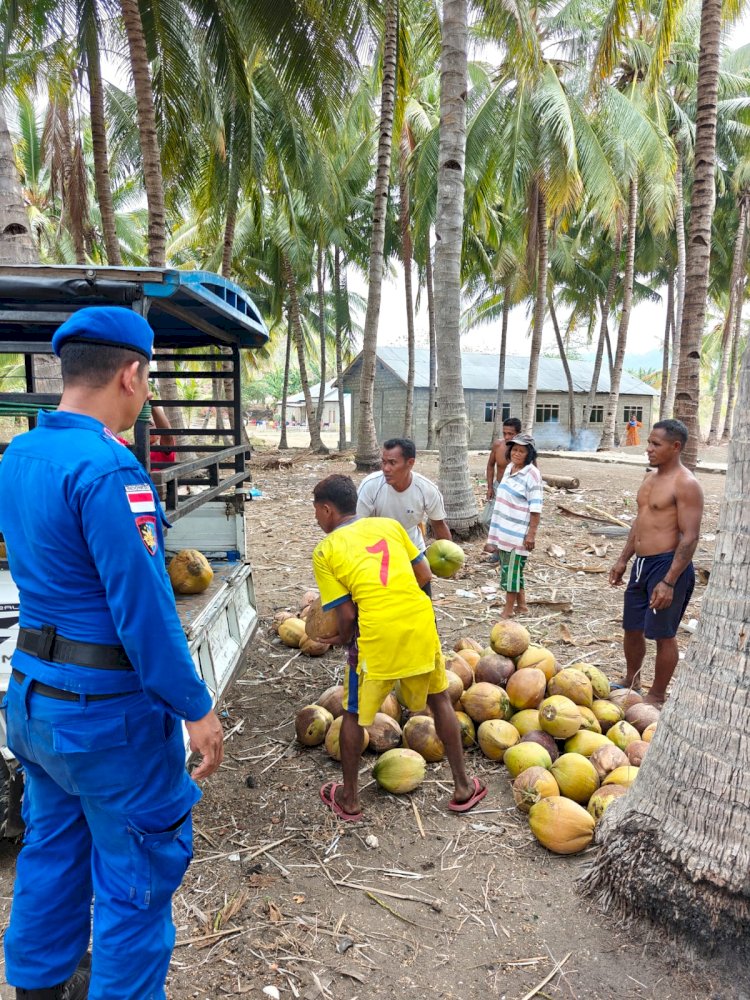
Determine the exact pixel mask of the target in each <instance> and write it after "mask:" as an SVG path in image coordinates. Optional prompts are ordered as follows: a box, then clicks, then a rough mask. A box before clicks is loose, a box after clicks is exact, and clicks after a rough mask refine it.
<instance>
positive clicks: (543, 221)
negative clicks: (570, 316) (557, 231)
mask: <svg viewBox="0 0 750 1000" xmlns="http://www.w3.org/2000/svg"><path fill="white" fill-rule="evenodd" d="M536 215H537V224H536V239H537V252H536V300H535V302H534V326H533V330H532V333H531V349H530V352H529V354H530V357H529V382H528V387H527V389H526V409H525V412H524V419H523V429H524V431H525V432H526V433H527V434H531V433H532V432H533V430H534V421H535V419H536V383H537V380H538V377H539V355H540V354H541V353H542V332H543V330H544V312H545V305H546V302H547V259H548V243H549V232H548V228H547V196H546V195H545V193H544V190H543V188H542V186H541V184H539V185H538V187H537V203H536Z"/></svg>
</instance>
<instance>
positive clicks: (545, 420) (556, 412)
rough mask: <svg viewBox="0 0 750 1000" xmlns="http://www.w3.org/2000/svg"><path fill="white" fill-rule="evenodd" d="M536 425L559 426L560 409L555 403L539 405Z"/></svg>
mask: <svg viewBox="0 0 750 1000" xmlns="http://www.w3.org/2000/svg"><path fill="white" fill-rule="evenodd" d="M536 423H538V424H559V423H560V407H559V406H557V405H556V404H553V403H542V404H537V408H536Z"/></svg>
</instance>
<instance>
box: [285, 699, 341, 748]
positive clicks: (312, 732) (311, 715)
mask: <svg viewBox="0 0 750 1000" xmlns="http://www.w3.org/2000/svg"><path fill="white" fill-rule="evenodd" d="M332 722H333V716H332V715H331V713H330V712H329V711H327V710H326V709H325V708H321V707H320V705H305V707H304V708H301V709H300V710H299V712H297V716H296V718H295V720H294V729H295V732H296V733H297V739H298V740H299V742H300V743H301V744H302V745H303V746H305V747H317V746H320V744H321V743H322V742H323V740H324V739H325V738H326V733H327V732H328V727H329V726H330V725H331V723H332Z"/></svg>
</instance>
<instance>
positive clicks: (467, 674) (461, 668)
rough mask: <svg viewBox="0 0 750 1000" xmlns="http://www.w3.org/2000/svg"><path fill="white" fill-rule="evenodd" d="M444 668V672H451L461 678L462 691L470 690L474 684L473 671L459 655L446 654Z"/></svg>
mask: <svg viewBox="0 0 750 1000" xmlns="http://www.w3.org/2000/svg"><path fill="white" fill-rule="evenodd" d="M445 667H446V670H452V671H453V673H454V674H456V676H457V677H460V678H461V683H462V684H463V686H464V690H466V689H467V688H470V687H471V685H472V684H473V683H474V671H473V670H472V669H471V667H470V666H469V664H468V663H467V662H466V660H465V659H464V658H463V657H462V656H461V655H460V654H459V653H446V654H445Z"/></svg>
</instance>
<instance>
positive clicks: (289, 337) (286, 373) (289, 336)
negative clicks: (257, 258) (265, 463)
mask: <svg viewBox="0 0 750 1000" xmlns="http://www.w3.org/2000/svg"><path fill="white" fill-rule="evenodd" d="M291 358H292V308H291V305H289V306H287V321H286V353H285V355H284V386H283V388H282V390H281V437H280V438H279V451H286V450H287V448H288V447H289V445H288V444H287V440H286V397H287V396H288V395H289V363H290V361H291Z"/></svg>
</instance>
